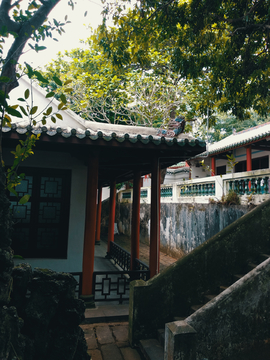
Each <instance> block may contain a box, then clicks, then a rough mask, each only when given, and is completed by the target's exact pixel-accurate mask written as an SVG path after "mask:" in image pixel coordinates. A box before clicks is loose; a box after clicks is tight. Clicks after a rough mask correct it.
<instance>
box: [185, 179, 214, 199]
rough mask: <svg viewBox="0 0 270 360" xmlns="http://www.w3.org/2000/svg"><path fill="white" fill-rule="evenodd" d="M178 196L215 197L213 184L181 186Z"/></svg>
mask: <svg viewBox="0 0 270 360" xmlns="http://www.w3.org/2000/svg"><path fill="white" fill-rule="evenodd" d="M180 194H181V196H213V195H215V183H214V182H211V183H205V184H192V185H182V186H181V193H180Z"/></svg>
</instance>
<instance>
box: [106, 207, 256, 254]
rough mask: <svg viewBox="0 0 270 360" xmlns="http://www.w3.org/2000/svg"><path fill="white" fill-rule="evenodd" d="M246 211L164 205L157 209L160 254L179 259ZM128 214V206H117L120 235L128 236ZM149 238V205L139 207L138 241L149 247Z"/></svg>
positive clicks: (229, 208)
mask: <svg viewBox="0 0 270 360" xmlns="http://www.w3.org/2000/svg"><path fill="white" fill-rule="evenodd" d="M248 211H249V208H248V207H247V206H236V205H231V206H226V205H220V204H164V203H163V204H161V208H160V219H161V221H160V246H161V250H162V251H163V252H164V253H166V254H167V255H171V256H175V257H181V256H182V255H183V254H187V253H189V252H191V251H192V250H193V249H195V248H196V247H197V246H199V245H201V244H202V243H203V242H204V241H206V240H207V239H209V238H210V237H212V236H213V235H215V234H216V233H218V232H219V231H221V230H222V229H223V228H225V227H226V226H228V225H229V224H231V223H232V222H234V221H235V220H237V219H239V218H240V217H241V216H242V215H244V214H246V213H247V212H248ZM131 213H132V205H131V204H128V203H120V204H119V203H118V204H117V211H116V221H117V224H118V230H119V232H120V233H123V234H125V235H130V231H131ZM104 214H105V211H104ZM149 235H150V205H149V204H141V211H140V240H141V241H142V242H144V243H146V244H149Z"/></svg>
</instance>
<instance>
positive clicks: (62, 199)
mask: <svg viewBox="0 0 270 360" xmlns="http://www.w3.org/2000/svg"><path fill="white" fill-rule="evenodd" d="M23 172H24V173H26V174H27V176H26V177H25V179H24V180H23V181H22V182H21V184H20V185H18V186H17V187H16V191H17V192H18V198H21V197H22V196H24V195H26V194H29V195H30V200H29V201H28V202H27V203H26V204H23V205H20V204H19V203H18V199H17V198H16V197H15V196H14V194H12V193H10V201H11V210H12V213H13V220H14V231H13V235H12V240H13V244H12V246H13V249H14V252H15V254H18V255H22V256H23V257H25V258H27V257H28V258H31V257H37V258H42V257H43V258H44V257H48V258H66V257H67V239H68V222H69V206H70V182H71V172H70V171H69V170H52V169H36V168H35V169H33V168H27V169H23Z"/></svg>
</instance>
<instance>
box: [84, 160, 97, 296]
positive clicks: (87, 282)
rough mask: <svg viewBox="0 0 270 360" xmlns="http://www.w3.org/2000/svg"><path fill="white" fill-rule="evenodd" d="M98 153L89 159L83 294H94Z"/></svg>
mask: <svg viewBox="0 0 270 360" xmlns="http://www.w3.org/2000/svg"><path fill="white" fill-rule="evenodd" d="M97 187H98V154H92V155H91V156H90V158H89V160H88V169H87V195H86V211H85V229H84V246H83V275H82V295H85V296H87V295H91V294H92V282H93V272H94V258H95V232H96V213H97Z"/></svg>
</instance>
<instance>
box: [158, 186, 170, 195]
mask: <svg viewBox="0 0 270 360" xmlns="http://www.w3.org/2000/svg"><path fill="white" fill-rule="evenodd" d="M172 195H173V188H172V187H164V188H161V189H160V196H161V197H171V196H172Z"/></svg>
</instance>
